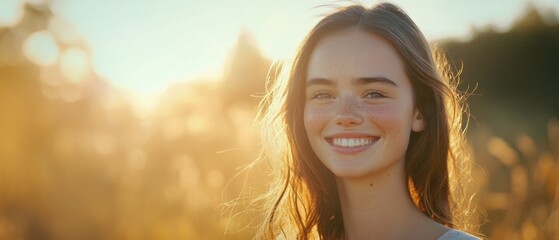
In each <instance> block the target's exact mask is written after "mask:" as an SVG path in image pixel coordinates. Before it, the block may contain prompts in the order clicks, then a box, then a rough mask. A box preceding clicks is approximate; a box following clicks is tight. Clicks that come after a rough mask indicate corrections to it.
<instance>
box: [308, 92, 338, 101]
mask: <svg viewBox="0 0 559 240" xmlns="http://www.w3.org/2000/svg"><path fill="white" fill-rule="evenodd" d="M332 98H334V96H332V95H331V94H330V93H327V92H318V93H315V94H314V95H313V96H312V98H311V99H332Z"/></svg>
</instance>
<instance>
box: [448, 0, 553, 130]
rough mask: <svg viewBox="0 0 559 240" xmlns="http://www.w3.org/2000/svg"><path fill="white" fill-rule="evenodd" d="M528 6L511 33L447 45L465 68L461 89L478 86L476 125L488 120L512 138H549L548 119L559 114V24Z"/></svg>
mask: <svg viewBox="0 0 559 240" xmlns="http://www.w3.org/2000/svg"><path fill="white" fill-rule="evenodd" d="M528 9H529V11H528V12H527V13H526V15H525V16H524V17H522V18H520V19H519V20H518V21H517V22H516V23H515V25H514V26H513V28H512V29H511V30H510V31H508V32H504V33H498V32H494V31H491V30H489V31H485V32H479V33H477V35H476V36H475V37H474V38H473V39H472V40H471V41H469V42H455V41H453V42H446V43H444V47H445V48H446V49H447V51H448V54H449V55H450V59H451V61H452V62H453V63H454V64H455V65H457V68H460V67H461V66H460V65H462V66H463V73H462V76H461V79H462V81H463V83H462V89H463V90H466V89H469V90H470V91H471V90H472V89H475V91H474V92H473V95H472V96H471V97H470V98H469V103H470V108H471V112H472V115H473V117H474V118H475V121H474V124H473V127H475V126H476V125H478V124H481V125H483V124H488V125H489V127H490V128H492V129H494V131H495V132H496V133H498V134H499V135H501V136H503V137H505V138H507V139H514V137H515V136H516V134H518V133H520V132H526V133H528V134H533V135H534V136H536V137H537V138H538V139H544V137H545V134H546V129H545V125H546V122H547V121H548V120H549V119H550V118H551V117H553V116H556V117H557V116H559V67H558V65H557V64H558V63H559V23H557V22H554V23H552V24H548V23H546V22H545V21H544V20H543V18H542V16H541V15H540V13H539V12H538V10H537V9H536V8H535V7H531V8H528ZM550 19H553V18H550ZM506 123H509V124H506Z"/></svg>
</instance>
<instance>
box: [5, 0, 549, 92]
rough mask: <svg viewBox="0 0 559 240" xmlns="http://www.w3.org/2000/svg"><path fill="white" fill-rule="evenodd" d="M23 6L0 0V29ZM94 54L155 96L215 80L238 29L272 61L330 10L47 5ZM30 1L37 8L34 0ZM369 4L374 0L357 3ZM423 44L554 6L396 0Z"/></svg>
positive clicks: (124, 2) (544, 0)
mask: <svg viewBox="0 0 559 240" xmlns="http://www.w3.org/2000/svg"><path fill="white" fill-rule="evenodd" d="M25 1H29V0H0V24H2V25H9V24H10V23H12V22H15V21H16V20H17V19H18V18H19V17H21V16H20V12H21V5H22V3H23V2H25ZM47 1H48V2H50V3H52V7H53V10H54V12H55V13H56V14H57V15H58V16H60V17H62V18H63V19H65V20H66V21H68V22H69V23H71V24H72V25H74V26H75V28H76V30H77V31H78V33H79V34H81V35H82V36H83V37H84V38H85V39H86V41H87V42H88V44H89V46H90V47H91V49H92V50H93V59H92V60H93V67H94V69H95V71H97V73H98V74H100V75H101V76H104V77H106V78H108V79H110V80H111V81H113V83H114V84H115V85H117V86H119V87H121V88H123V89H125V90H129V91H132V92H136V93H141V94H152V93H156V92H159V91H161V90H162V89H164V88H165V87H166V86H168V85H169V84H170V83H172V82H174V81H184V80H196V79H205V78H213V79H218V78H219V76H220V74H221V72H222V69H223V66H224V64H225V63H226V62H227V56H228V54H229V53H230V52H231V50H232V48H233V47H234V46H235V43H236V41H237V38H238V36H239V34H240V32H241V31H247V32H249V33H250V34H251V35H252V36H253V37H254V41H255V43H256V44H257V46H258V47H259V48H260V49H261V51H262V53H263V54H264V55H265V56H266V57H268V58H271V59H281V58H284V57H286V56H288V55H290V54H291V53H292V52H293V50H294V49H295V48H296V46H297V45H298V43H299V42H300V41H301V39H302V38H303V36H304V35H305V34H306V32H307V31H308V30H309V29H310V28H311V27H312V26H313V25H314V24H315V23H316V22H317V21H318V19H319V15H320V14H322V13H325V12H327V11H329V8H326V7H319V8H315V7H316V6H319V5H323V4H329V3H335V4H338V5H347V4H348V2H347V1H346V2H343V1H342V2H335V1H324V0H322V1H320V0H305V1H301V0H283V1H277V0H237V1H232V0H204V1H202V0H199V1H190V0H160V1H152V0H50V1H49V0H47ZM31 2H42V1H41V0H33V1H31ZM358 2H361V3H363V4H365V5H367V6H370V5H371V4H373V3H376V2H378V1H371V0H369V1H365V0H363V1H358ZM392 2H393V3H396V4H397V5H399V6H400V7H402V8H403V9H404V10H405V11H407V12H408V14H409V15H410V16H411V17H412V19H414V20H415V21H416V23H417V24H418V25H419V27H420V28H421V29H422V30H423V32H424V33H425V35H426V37H427V38H428V39H429V40H438V39H441V38H449V37H450V38H467V37H468V36H469V34H470V33H471V31H472V26H474V27H478V28H479V27H484V26H487V25H488V24H492V25H495V26H496V27H497V29H500V30H506V29H507V28H508V27H509V26H510V24H511V23H512V22H513V21H514V20H515V19H516V18H517V17H518V16H519V15H521V14H523V13H524V11H525V9H526V7H527V6H528V4H529V2H532V3H534V4H535V5H536V6H537V7H538V8H540V9H552V10H553V11H554V12H555V13H556V14H559V0H533V1H527V0H468V1H448V0H425V1H417V0H395V1H392Z"/></svg>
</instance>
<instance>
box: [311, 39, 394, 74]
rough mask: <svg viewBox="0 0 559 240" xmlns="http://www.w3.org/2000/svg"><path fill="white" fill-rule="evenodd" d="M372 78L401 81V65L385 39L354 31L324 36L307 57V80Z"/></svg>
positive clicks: (392, 48)
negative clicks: (380, 77) (398, 79)
mask: <svg viewBox="0 0 559 240" xmlns="http://www.w3.org/2000/svg"><path fill="white" fill-rule="evenodd" d="M372 76H385V77H388V78H391V79H392V78H402V77H404V78H405V71H404V64H403V62H402V60H401V58H400V55H399V54H398V52H397V51H396V50H395V49H394V47H393V46H392V44H390V43H389V42H388V41H387V40H385V39H384V38H383V37H381V36H379V35H376V34H373V33H369V32H365V31H363V30H360V29H357V28H351V29H347V30H343V31H340V32H337V33H334V34H331V35H328V36H326V37H324V38H323V39H321V40H320V41H319V42H318V44H317V45H316V47H315V48H314V50H313V51H312V53H311V55H310V58H309V64H308V68H307V79H312V78H326V79H337V78H360V77H372Z"/></svg>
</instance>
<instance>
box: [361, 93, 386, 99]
mask: <svg viewBox="0 0 559 240" xmlns="http://www.w3.org/2000/svg"><path fill="white" fill-rule="evenodd" d="M384 97H386V95H385V94H384V93H382V92H379V91H370V92H368V93H367V94H365V98H369V99H375V98H384Z"/></svg>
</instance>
